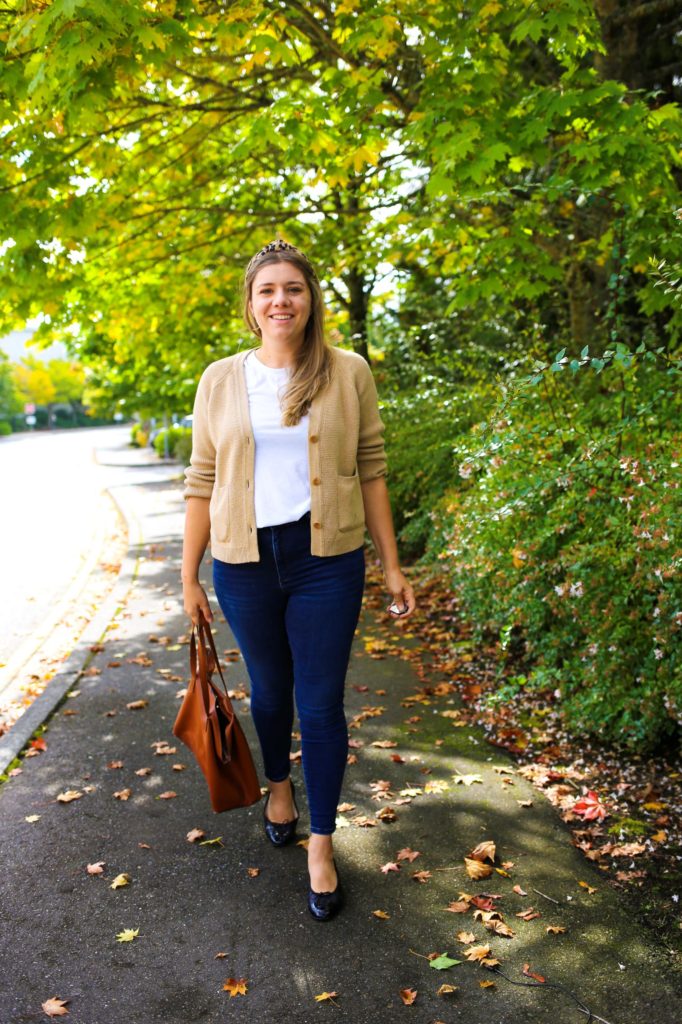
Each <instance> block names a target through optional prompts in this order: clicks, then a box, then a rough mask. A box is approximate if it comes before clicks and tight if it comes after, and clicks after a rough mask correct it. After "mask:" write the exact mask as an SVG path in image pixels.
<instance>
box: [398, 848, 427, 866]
mask: <svg viewBox="0 0 682 1024" xmlns="http://www.w3.org/2000/svg"><path fill="white" fill-rule="evenodd" d="M417 857H421V853H420V851H419V850H411V849H410V848H409V846H405V847H404V848H403V849H402V850H398V852H397V854H396V860H409V862H410V864H411V863H412V861H413V860H416V859H417Z"/></svg>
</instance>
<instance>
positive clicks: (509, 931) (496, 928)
mask: <svg viewBox="0 0 682 1024" xmlns="http://www.w3.org/2000/svg"><path fill="white" fill-rule="evenodd" d="M485 926H486V928H487V929H488V931H489V932H494V933H495V935H501V936H502V938H503V939H512V938H513V937H514V936H515V935H516V932H515V931H514V929H513V928H510V927H509V925H508V924H505V923H504V921H486V922H485Z"/></svg>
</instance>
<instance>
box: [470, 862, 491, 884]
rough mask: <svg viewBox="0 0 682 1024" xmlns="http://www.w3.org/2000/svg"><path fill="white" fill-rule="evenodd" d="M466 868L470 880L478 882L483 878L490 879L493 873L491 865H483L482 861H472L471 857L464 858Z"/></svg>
mask: <svg viewBox="0 0 682 1024" xmlns="http://www.w3.org/2000/svg"><path fill="white" fill-rule="evenodd" d="M464 866H465V867H466V870H467V874H468V875H469V878H473V879H475V880H476V881H478V880H479V879H481V878H488V877H489V875H492V873H493V869H492V867H491V866H490V864H482V863H481V861H480V860H472V859H471V858H470V857H465V858H464Z"/></svg>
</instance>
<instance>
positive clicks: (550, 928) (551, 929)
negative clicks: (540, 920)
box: [545, 924, 566, 935]
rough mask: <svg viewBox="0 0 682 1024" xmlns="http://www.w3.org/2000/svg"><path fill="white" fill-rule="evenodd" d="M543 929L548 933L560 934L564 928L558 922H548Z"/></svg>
mask: <svg viewBox="0 0 682 1024" xmlns="http://www.w3.org/2000/svg"><path fill="white" fill-rule="evenodd" d="M545 931H546V932H548V934H549V935H561V934H562V933H563V932H565V931H566V929H565V928H564V927H563V926H562V925H560V924H548V925H547V927H546V929H545Z"/></svg>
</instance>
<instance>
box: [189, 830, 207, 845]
mask: <svg viewBox="0 0 682 1024" xmlns="http://www.w3.org/2000/svg"><path fill="white" fill-rule="evenodd" d="M205 835H206V833H205V832H204V830H203V828H193V829H192V830H191V831H190V832H188V833H187V842H188V843H196V841H197V839H202V838H203V836H205Z"/></svg>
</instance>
